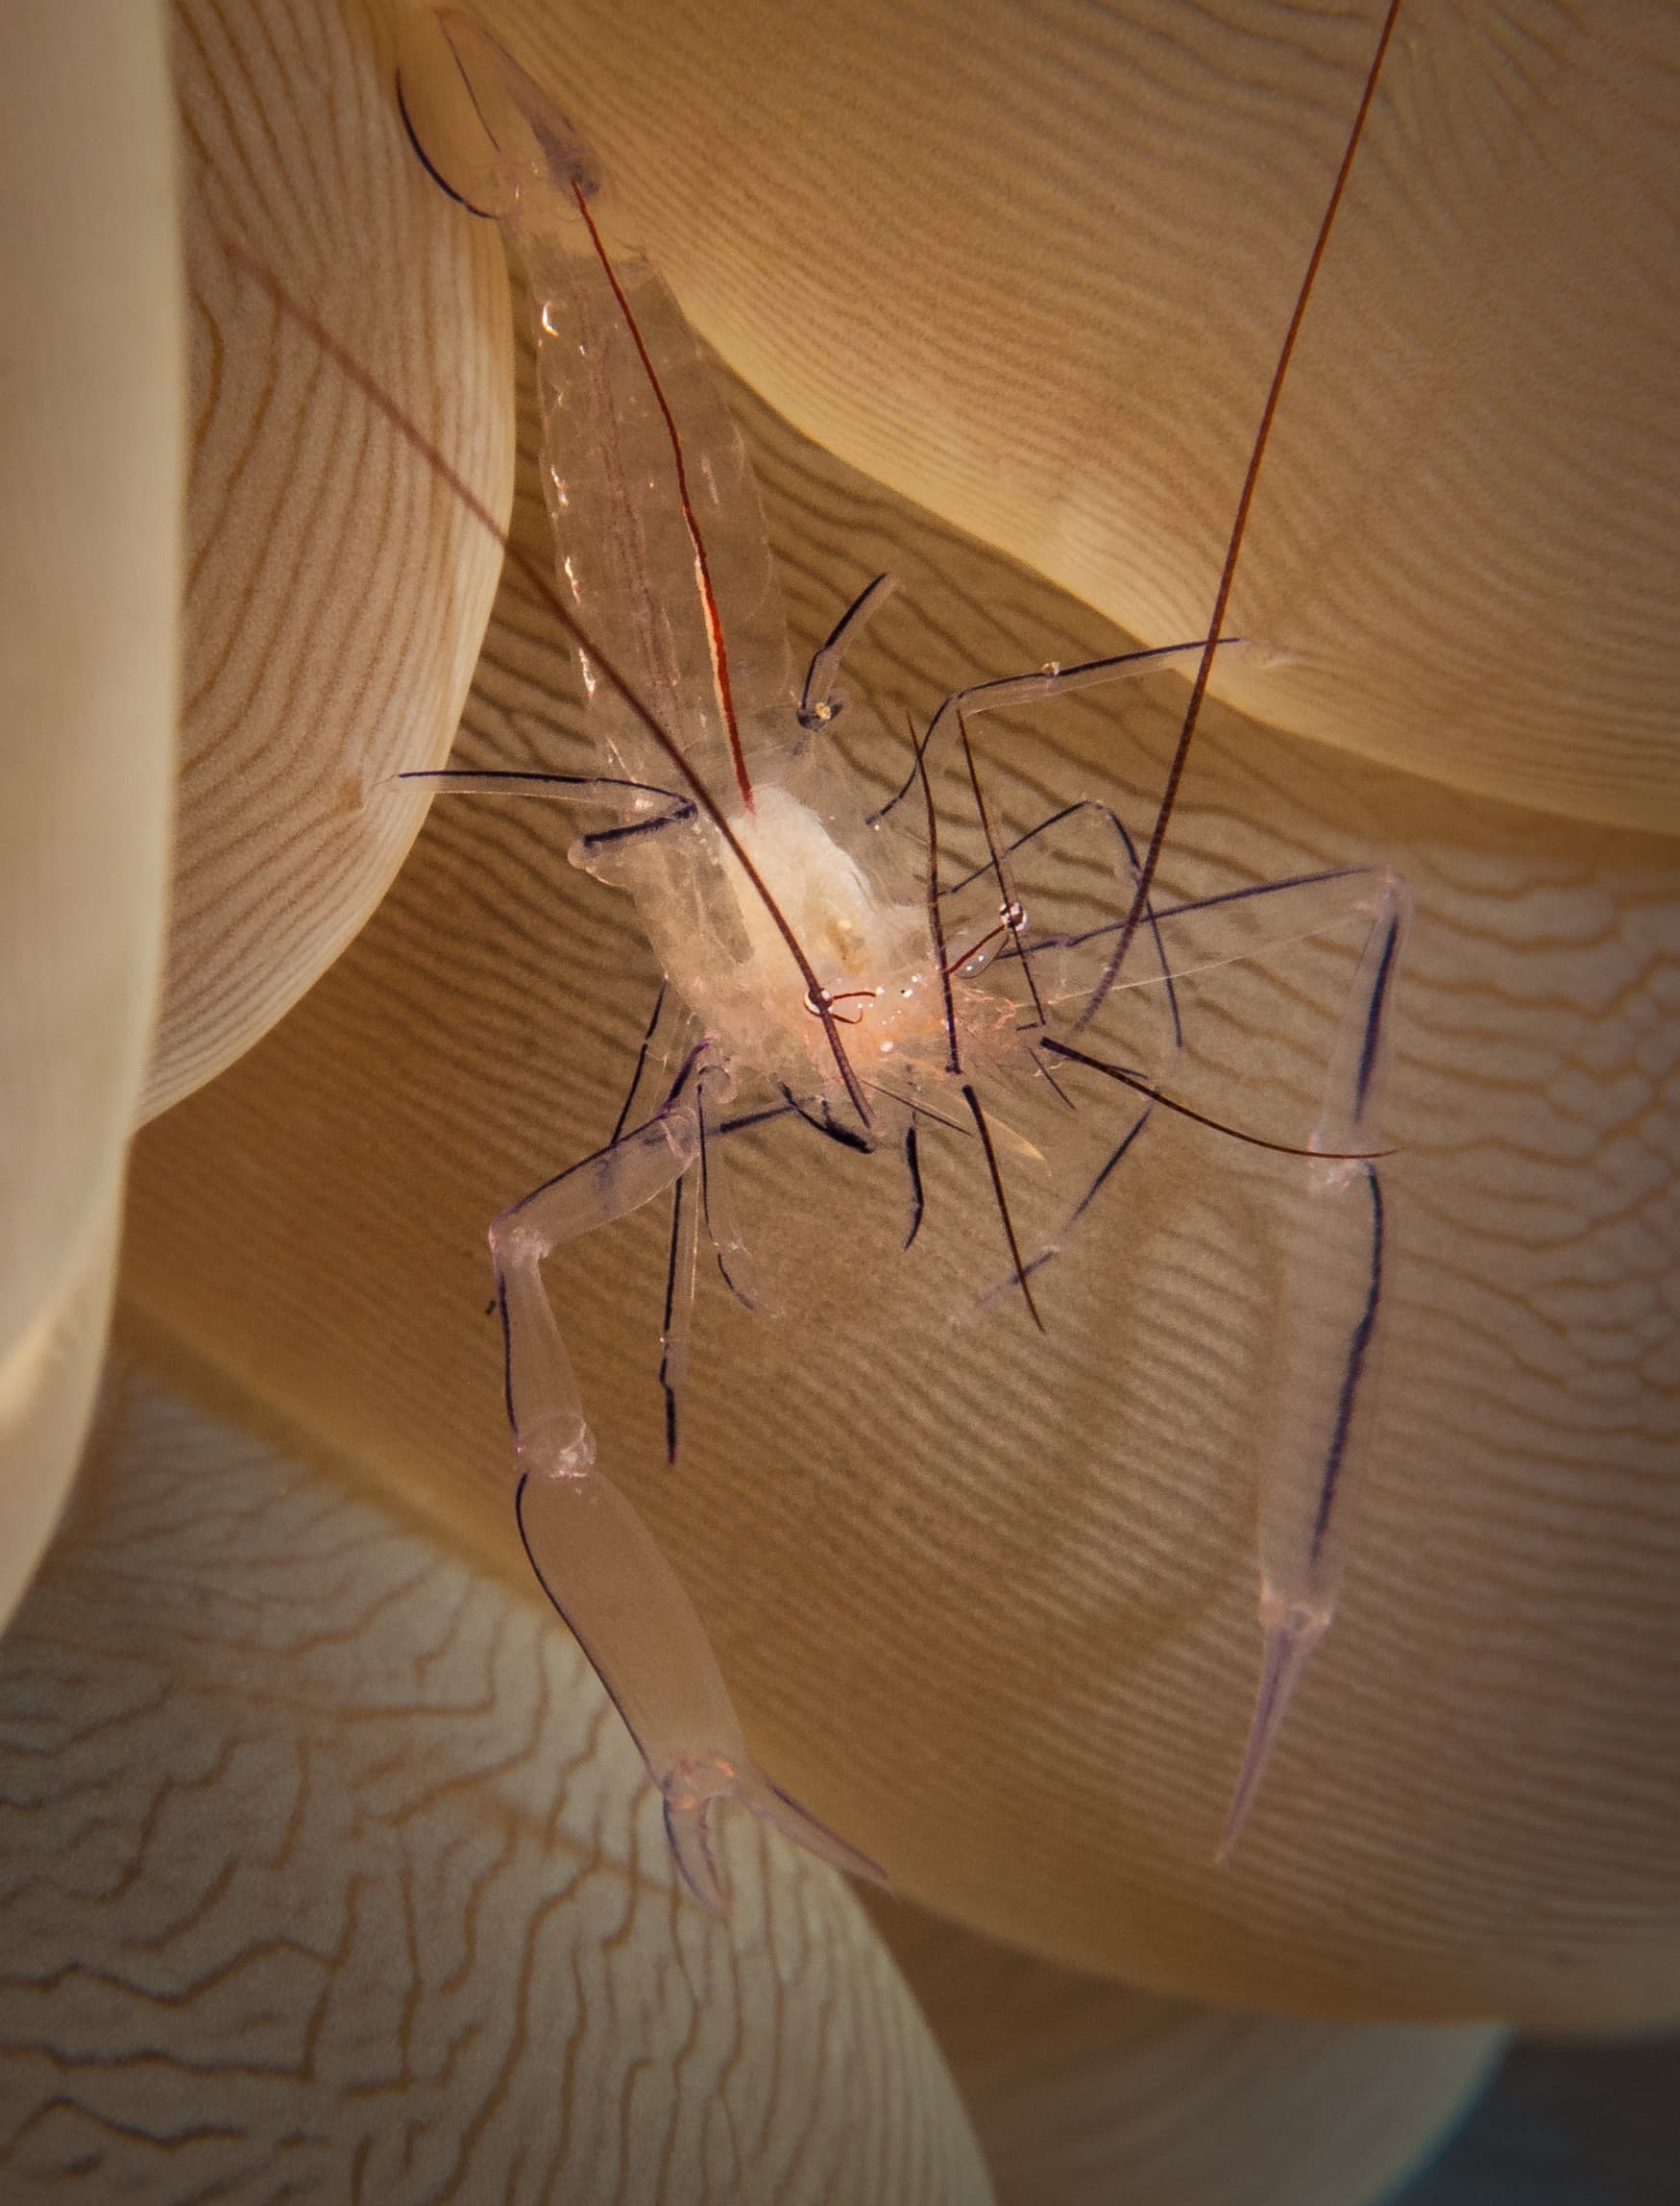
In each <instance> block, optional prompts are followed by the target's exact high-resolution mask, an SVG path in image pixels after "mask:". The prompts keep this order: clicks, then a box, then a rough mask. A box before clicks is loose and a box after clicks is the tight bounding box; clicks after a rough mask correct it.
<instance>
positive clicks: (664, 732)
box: [217, 231, 875, 1135]
mask: <svg viewBox="0 0 1680 2206" xmlns="http://www.w3.org/2000/svg"><path fill="white" fill-rule="evenodd" d="M217 242H218V244H219V245H220V246H221V248H222V251H223V252H224V253H225V254H226V255H227V257H228V258H229V259H230V260H231V262H232V264H233V266H234V267H235V268H237V269H239V270H240V272H241V273H242V274H244V275H246V276H248V277H249V278H250V279H251V281H252V282H254V283H256V285H257V287H258V288H259V289H260V290H262V291H265V292H266V293H267V294H268V297H269V298H270V299H271V300H272V301H273V303H274V305H275V306H276V307H277V308H278V309H279V311H280V313H282V314H284V315H286V316H287V317H288V318H289V319H290V320H291V321H293V322H295V323H296V324H297V325H298V327H299V328H300V329H301V330H303V331H304V333H305V334H306V335H307V336H308V337H309V338H310V340H311V341H312V342H313V343H314V344H315V345H317V346H318V347H319V348H320V350H321V352H322V354H323V355H324V356H325V357H326V358H328V359H329V360H330V361H331V362H332V364H333V366H334V367H335V368H337V370H338V372H339V374H340V375H342V376H343V377H344V378H345V380H347V381H348V382H350V383H351V384H352V385H353V387H354V388H355V389H356V390H358V391H360V392H361V394H362V396H363V397H364V398H366V399H367V400H368V401H369V403H370V404H373V405H375V406H377V408H378V410H379V411H380V412H381V413H382V414H383V415H384V416H385V418H386V420H387V421H389V422H390V424H391V426H392V428H393V429H396V430H397V432H398V434H399V435H400V436H401V437H402V439H403V440H404V442H405V443H407V444H408V445H409V446H410V447H411V448H412V449H413V450H414V451H415V452H417V453H419V454H420V456H421V458H422V459H424V460H425V461H426V465H427V466H428V467H429V468H430V469H431V470H432V471H433V473H434V474H435V475H436V476H437V478H438V480H439V481H440V482H442V483H443V484H444V486H445V488H446V489H448V490H449V491H450V493H451V494H452V495H453V496H454V497H455V498H456V499H458V500H459V502H460V503H461V506H462V507H463V509H464V510H465V511H466V512H468V513H470V514H471V515H472V517H473V519H474V520H475V521H476V522H477V523H478V525H479V527H481V528H484V529H487V530H488V531H489V533H490V535H491V536H492V537H494V538H495V540H496V542H497V543H498V544H499V545H500V547H501V549H502V552H503V553H504V555H505V556H506V558H507V560H508V563H509V564H510V565H511V566H512V567H513V568H514V569H515V570H516V571H517V572H518V574H519V575H520V576H522V578H523V580H524V582H525V583H526V584H527V585H528V587H529V588H530V589H531V590H532V591H533V592H534V593H535V595H536V596H537V598H538V600H539V601H541V603H542V604H543V605H544V606H545V607H546V608H547V609H548V613H549V614H550V615H551V616H552V618H553V619H554V620H555V622H557V623H558V625H560V627H561V628H563V629H564V630H565V632H566V634H567V635H569V636H570V637H571V638H572V642H573V643H574V644H575V645H577V646H578V647H579V648H580V649H581V650H585V651H587V652H588V654H589V656H590V659H591V661H592V662H593V663H594V664H595V665H596V666H597V667H598V668H599V669H600V671H601V673H602V674H604V675H605V676H606V679H607V681H608V682H609V683H610V684H611V686H612V688H613V689H614V690H615V691H616V692H617V694H618V695H619V696H620V697H621V698H622V699H623V700H624V702H625V703H626V704H627V705H628V706H629V708H630V710H631V712H632V713H634V715H635V716H636V718H637V720H638V721H640V722H641V723H642V725H643V727H644V728H645V730H646V732H647V733H648V734H649V735H650V736H651V737H652V739H653V741H654V742H655V743H656V744H657V745H658V746H659V748H660V749H661V750H663V751H664V752H665V755H666V756H667V757H668V758H669V759H670V762H671V764H672V766H674V767H675V769H676V771H677V772H678V773H679V774H680V775H681V777H682V779H683V780H684V782H686V784H687V785H688V788H689V791H690V794H691V795H692V796H693V797H694V802H695V803H696V804H697V805H698V806H699V807H700V810H701V811H702V812H703V813H704V814H705V815H706V818H707V819H708V820H709V821H711V823H712V825H713V826H714V827H716V828H717V830H718V834H719V835H720V836H721V837H722V839H723V843H724V846H725V847H726V848H727V849H728V851H729V854H730V856H731V857H732V858H733V859H734V860H735V862H736V864H737V865H738V866H739V867H740V868H741V870H742V871H743V873H744V874H745V876H746V879H747V881H748V883H749V885H750V886H751V888H752V891H753V894H754V895H756V896H757V897H758V899H759V901H760V902H761V903H762V904H763V906H764V908H765V910H766V912H767V914H768V916H769V919H770V923H771V925H772V926H773V927H774V928H775V930H776V932H777V933H778V934H779V935H780V936H781V938H782V940H783V942H784V943H785V944H787V946H788V952H789V955H790V956H791V958H792V960H793V963H794V964H795V966H797V968H799V977H800V979H801V980H803V981H804V983H805V986H806V988H807V990H808V991H809V993H810V996H811V1004H812V1009H813V1011H814V1013H815V1015H816V1018H817V1019H818V1021H819V1022H820V1024H821V1026H822V1032H823V1039H824V1040H825V1042H827V1043H828V1047H829V1052H830V1054H831V1055H832V1056H833V1058H834V1062H835V1067H836V1069H837V1071H838V1072H839V1073H840V1081H841V1084H842V1086H843V1087H844V1089H845V1091H846V1095H847V1097H848V1099H849V1100H850V1102H851V1106H852V1108H853V1110H854V1111H855V1112H856V1113H857V1115H858V1117H859V1119H860V1121H861V1122H862V1124H863V1126H864V1132H865V1135H867V1134H868V1133H870V1132H872V1130H873V1128H874V1124H875V1120H874V1116H873V1115H872V1114H871V1112H870V1109H869V1105H868V1100H867V1098H866V1097H865V1095H864V1090H863V1084H862V1083H861V1082H860V1080H859V1078H858V1076H857V1073H856V1072H855V1071H854V1070H853V1068H852V1063H851V1060H850V1058H849V1057H848V1056H847V1055H846V1051H845V1044H844V1043H843V1042H841V1040H840V1028H839V1025H838V1023H837V1021H836V1019H835V1017H834V1014H833V1012H832V1011H831V1010H830V1009H829V1007H828V1004H827V1002H826V1000H825V998H824V994H823V988H822V983H821V982H820V981H819V980H818V979H817V977H816V968H814V967H813V965H812V963H811V960H810V959H809V958H808V957H807V956H806V954H805V951H804V947H803V945H802V944H801V943H800V941H799V938H798V936H797V935H796V934H795V933H794V932H793V929H792V926H791V924H790V922H789V919H788V917H787V914H786V913H785V912H784V911H783V910H782V908H781V906H780V905H779V904H778V903H777V902H776V899H775V897H774V896H773V895H771V893H770V888H769V884H768V882H767V881H766V879H765V877H764V875H763V874H762V873H761V872H760V871H759V870H758V868H757V867H756V866H755V865H754V864H753V862H752V859H751V858H750V857H749V856H748V854H747V851H746V848H745V846H744V845H743V843H742V840H741V838H740V836H739V835H738V834H737V833H736V832H735V829H734V828H733V827H732V826H731V825H730V823H729V821H728V819H727V817H726V816H725V814H724V811H723V808H722V806H721V805H720V804H719V803H718V799H717V798H716V797H714V796H713V795H712V792H711V791H710V790H709V789H708V788H707V786H706V784H705V782H704V781H703V780H702V779H701V778H700V776H699V774H698V773H696V772H695V771H694V767H693V766H692V765H691V764H690V762H689V759H688V756H687V754H686V753H685V751H684V750H683V748H682V746H681V744H680V743H678V742H677V740H676V738H675V736H673V735H672V734H671V733H670V730H669V729H668V728H667V727H666V726H665V724H664V723H663V722H662V721H661V720H660V718H659V716H658V714H657V713H656V712H655V711H654V710H653V708H652V706H651V705H649V704H648V703H647V702H646V700H645V699H644V698H643V697H642V695H641V694H640V692H639V691H638V690H637V688H636V686H635V684H634V683H633V682H632V681H631V680H630V678H629V677H628V675H627V674H624V673H623V672H622V671H621V669H620V667H619V666H618V665H617V664H616V663H615V662H614V660H613V659H611V658H610V657H609V656H608V655H607V653H606V652H604V651H603V650H601V649H600V647H599V646H598V645H597V643H596V641H595V638H594V637H593V636H592V635H591V634H590V632H589V630H588V629H587V628H585V627H584V625H583V624H582V622H581V621H579V620H578V618H577V616H576V614H575V613H573V612H572V610H571V608H570V607H569V606H568V605H567V603H566V602H565V601H564V599H563V598H562V597H561V595H560V593H559V591H558V590H557V589H556V588H555V587H554V585H553V583H552V582H551V581H550V580H549V579H548V576H547V575H546V574H545V573H544V571H543V569H542V566H541V565H540V564H539V562H538V561H537V560H535V559H533V558H532V557H531V555H530V553H529V552H526V551H524V550H523V547H522V546H520V545H518V544H515V543H512V542H510V540H509V538H508V536H507V534H506V531H505V530H504V529H503V528H502V527H501V525H500V524H499V522H498V520H497V518H496V516H495V514H493V513H492V512H491V510H490V508H489V507H488V506H487V505H486V504H485V503H484V501H483V500H482V499H481V498H480V497H479V496H478V494H477V492H476V491H475V490H474V488H473V487H472V485H471V484H470V483H469V482H467V481H466V480H465V479H464V478H462V477H461V476H460V475H459V474H458V473H457V472H456V470H455V469H454V468H452V467H451V466H450V463H449V461H448V460H447V459H446V458H445V457H444V455H443V453H441V452H440V451H439V450H438V448H437V446H436V445H435V444H433V443H432V441H431V439H430V438H429V437H428V436H427V435H426V432H425V431H424V430H423V429H421V428H419V426H418V425H417V424H416V423H414V422H412V421H410V420H409V418H408V416H407V415H406V414H405V413H404V412H403V411H402V407H401V406H398V405H394V404H392V402H391V400H390V398H389V397H388V396H387V395H386V393H385V392H384V391H382V390H381V389H380V387H379V385H378V383H377V381H376V380H375V379H374V377H373V376H372V375H370V374H369V372H368V371H367V369H366V368H364V367H363V366H362V364H361V362H360V361H359V360H358V359H357V358H356V357H355V355H353V353H351V352H348V351H347V350H346V349H345V347H344V346H343V345H341V344H340V343H339V342H338V339H337V338H336V337H335V336H334V335H333V334H332V332H331V331H330V330H328V329H326V328H324V327H323V325H322V324H321V323H320V322H319V321H317V320H316V318H315V316H314V315H313V314H311V313H310V311H309V309H308V308H307V307H306V306H303V305H301V304H300V303H299V301H297V300H296V299H294V298H293V297H292V295H291V293H290V292H289V291H288V290H287V289H286V287H285V285H284V284H283V283H282V282H280V279H279V277H278V276H276V275H275V274H274V273H273V272H272V271H271V270H270V269H267V268H265V267H264V266H263V265H262V263H261V261H260V260H258V259H256V257H254V256H253V255H252V254H250V253H248V252H247V251H246V250H245V248H244V246H242V245H241V244H240V243H239V242H238V240H237V239H236V238H233V237H231V236H230V235H228V233H226V232H225V231H224V232H218V233H217Z"/></svg>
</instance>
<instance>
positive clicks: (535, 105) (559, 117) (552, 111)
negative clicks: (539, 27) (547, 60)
mask: <svg viewBox="0 0 1680 2206" xmlns="http://www.w3.org/2000/svg"><path fill="white" fill-rule="evenodd" d="M437 21H438V28H439V30H441V31H442V33H443V35H444V37H445V38H446V39H447V40H448V42H449V47H450V53H451V54H452V55H453V56H454V61H455V66H456V67H457V68H458V69H459V70H460V72H461V76H462V79H463V80H464V82H465V84H466V87H467V91H468V94H469V96H470V97H471V99H472V102H473V106H474V108H475V110H476V111H477V116H478V120H479V123H480V124H481V125H482V127H483V130H484V134H485V135H486V137H488V138H489V140H490V142H491V144H492V145H493V146H494V147H495V148H496V151H497V155H498V157H499V160H500V162H501V163H502V166H503V169H504V172H505V173H506V174H507V175H508V176H509V177H510V178H511V177H514V176H517V175H518V174H519V172H521V171H524V172H526V173H530V172H535V173H536V174H537V175H538V176H540V177H541V178H542V180H543V183H544V185H545V186H546V187H547V188H548V189H550V190H552V189H555V188H559V189H561V190H564V191H568V192H570V191H572V189H576V190H577V191H580V192H581V193H582V194H583V196H584V198H586V199H593V198H594V197H595V195H596V193H597V191H598V190H599V189H600V171H599V168H598V166H597V162H596V159H595V156H594V155H593V154H592V153H591V152H590V150H589V148H588V146H586V145H585V144H584V142H583V140H582V138H581V137H580V136H579V135H578V134H577V132H576V131H575V130H574V129H573V128H572V124H571V123H570V122H569V121H568V120H567V119H566V117H565V116H564V115H563V114H562V113H561V111H560V110H559V109H558V108H557V107H556V106H555V105H554V102H553V101H552V100H551V99H550V98H549V96H548V93H547V92H546V91H544V89H543V87H542V86H541V85H539V84H537V83H536V82H535V80H534V79H533V78H531V77H530V76H528V75H527V74H526V73H525V71H524V70H523V69H522V68H521V67H520V65H519V63H518V62H517V61H515V60H514V58H513V56H512V55H511V54H510V53H509V52H508V51H507V49H506V47H505V46H503V45H502V44H501V43H500V41H499V39H497V38H494V37H491V35H490V33H489V32H488V31H486V30H485V29H484V27H483V25H482V24H480V23H477V22H475V20H474V18H473V17H472V16H471V15H469V14H468V13H467V12H466V11H465V10H464V9H460V8H440V9H439V10H438V12H437Z"/></svg>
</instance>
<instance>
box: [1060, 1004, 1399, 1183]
mask: <svg viewBox="0 0 1680 2206" xmlns="http://www.w3.org/2000/svg"><path fill="white" fill-rule="evenodd" d="M1038 1046H1039V1047H1040V1048H1041V1049H1049V1050H1052V1051H1054V1052H1055V1054H1056V1055H1057V1056H1058V1057H1065V1058H1066V1059H1067V1061H1068V1062H1069V1064H1071V1065H1084V1066H1089V1067H1090V1069H1091V1071H1093V1072H1106V1073H1107V1074H1108V1078H1109V1079H1110V1080H1118V1081H1119V1083H1120V1085H1121V1087H1122V1088H1130V1089H1131V1090H1132V1092H1133V1094H1136V1095H1147V1096H1148V1097H1149V1099H1150V1101H1151V1102H1152V1103H1158V1104H1159V1105H1160V1107H1161V1109H1162V1110H1163V1111H1174V1112H1176V1113H1177V1114H1178V1115H1179V1116H1180V1117H1181V1118H1189V1119H1191V1120H1192V1121H1193V1122H1194V1123H1195V1124H1196V1125H1198V1126H1205V1127H1206V1128H1207V1130H1208V1132H1209V1133H1210V1134H1224V1135H1227V1136H1229V1138H1230V1140H1233V1141H1246V1142H1247V1144H1248V1146H1249V1147H1250V1148H1251V1149H1270V1150H1271V1151H1272V1153H1273V1154H1274V1155H1275V1156H1278V1157H1305V1158H1306V1159H1307V1160H1308V1161H1309V1162H1310V1163H1312V1164H1380V1163H1381V1161H1382V1159H1383V1158H1384V1157H1392V1156H1393V1155H1394V1151H1393V1150H1392V1149H1352V1150H1339V1149H1298V1148H1297V1147H1296V1146H1295V1145H1294V1143H1293V1142H1290V1141H1270V1140H1267V1139H1266V1137H1265V1135H1264V1134H1248V1133H1245V1132H1244V1131H1243V1129H1242V1128H1241V1127H1240V1126H1228V1125H1227V1124H1226V1123H1225V1121H1224V1119H1223V1118H1209V1117H1208V1116H1207V1115H1205V1113H1204V1112H1201V1111H1194V1110H1192V1109H1191V1107H1190V1105H1189V1104H1188V1103H1180V1102H1178V1101H1177V1100H1176V1099H1175V1098H1174V1097H1173V1096H1171V1095H1169V1094H1167V1093H1166V1092H1165V1091H1164V1090H1162V1089H1159V1088H1157V1086H1156V1085H1155V1083H1154V1081H1152V1080H1145V1079H1144V1077H1143V1075H1142V1074H1141V1073H1139V1072H1129V1071H1128V1070H1127V1068H1126V1067H1125V1066H1123V1065H1110V1064H1108V1061H1107V1060H1106V1059H1105V1058H1101V1057H1087V1056H1086V1055H1085V1053H1084V1051H1083V1049H1075V1048H1074V1047H1073V1046H1072V1045H1071V1043H1069V1042H1058V1041H1057V1040H1056V1039H1055V1038H1054V1036H1052V1035H1048V1034H1047V1035H1045V1036H1044V1037H1043V1038H1042V1040H1041V1041H1040V1042H1039V1044H1038Z"/></svg>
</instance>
